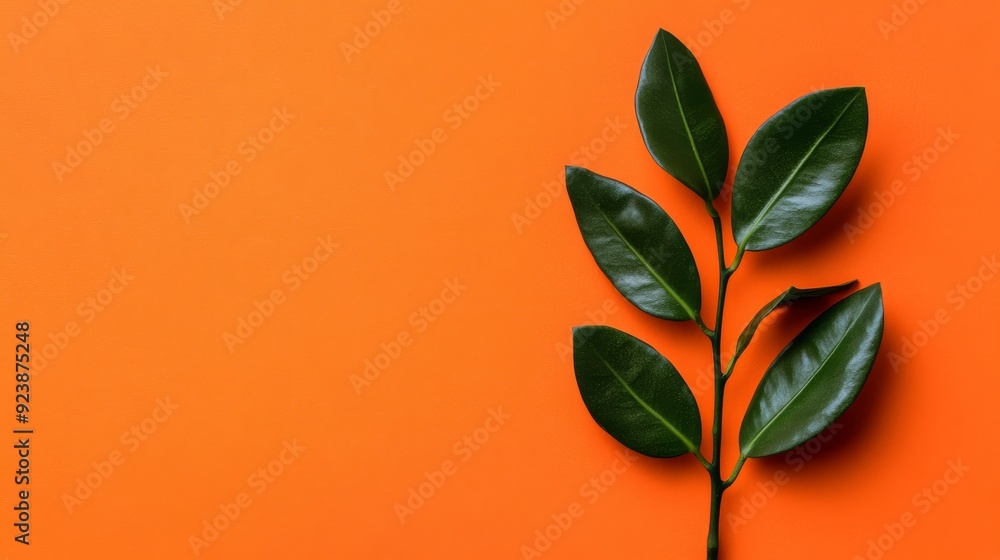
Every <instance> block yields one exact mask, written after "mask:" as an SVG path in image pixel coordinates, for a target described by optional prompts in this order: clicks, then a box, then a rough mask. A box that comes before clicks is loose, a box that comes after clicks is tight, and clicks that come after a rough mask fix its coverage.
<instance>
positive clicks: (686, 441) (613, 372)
mask: <svg viewBox="0 0 1000 560" xmlns="http://www.w3.org/2000/svg"><path fill="white" fill-rule="evenodd" d="M597 357H598V358H600V359H601V362H602V363H604V365H605V366H606V367H607V368H608V371H610V372H611V375H614V376H615V379H617V380H618V382H619V383H621V385H622V387H624V388H625V390H626V391H628V394H629V395H632V398H633V399H635V402H637V403H639V404H640V405H641V406H642V407H643V408H645V409H646V411H647V412H649V413H650V414H651V415H653V416H654V417H655V418H656V419H657V420H659V421H660V423H661V424H663V425H664V426H666V427H667V429H668V430H670V431H671V432H672V433H673V434H674V435H675V436H677V439H679V440H680V441H681V443H683V444H684V447H687V449H688V451H690V452H691V453H694V452H695V446H694V443H693V442H692V441H691V440H689V439H688V438H687V437H685V436H684V434H682V433H681V432H680V430H678V429H677V428H675V427H674V425H673V424H671V423H670V422H669V421H667V419H666V418H664V417H663V416H661V415H660V413H658V412H657V411H656V410H654V409H653V407H651V406H649V405H648V404H646V401H644V400H642V397H640V396H639V395H638V394H636V392H635V391H633V390H632V387H631V386H630V385H629V384H628V383H627V382H626V381H625V380H624V379H622V377H621V376H620V375H618V370H616V369H615V367H614V366H612V365H611V364H610V363H608V361H607V360H605V359H604V356H603V355H601V354H597Z"/></svg>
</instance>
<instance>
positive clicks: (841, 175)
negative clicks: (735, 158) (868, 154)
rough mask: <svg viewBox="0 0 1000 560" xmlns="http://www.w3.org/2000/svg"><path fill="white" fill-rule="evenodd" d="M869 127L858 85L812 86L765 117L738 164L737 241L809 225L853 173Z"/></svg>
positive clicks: (754, 243)
mask: <svg viewBox="0 0 1000 560" xmlns="http://www.w3.org/2000/svg"><path fill="white" fill-rule="evenodd" d="M867 135H868V101H867V98H866V97H865V90H864V88H860V87H851V88H840V89H827V90H821V91H817V92H814V93H810V94H808V95H805V96H803V97H800V98H799V99H797V100H795V101H793V102H792V103H791V104H790V105H788V106H787V107H785V108H784V109H782V110H781V111H779V112H778V113H777V114H776V115H774V116H773V117H771V118H770V119H768V120H767V121H766V122H764V124H763V125H761V127H760V128H759V129H757V132H755V133H754V135H753V137H751V138H750V142H749V143H748V144H747V147H746V149H745V150H744V151H743V156H742V157H741V158H740V164H739V166H738V167H737V169H736V178H735V179H734V182H733V213H732V217H733V236H734V237H735V238H736V243H737V244H738V245H739V246H741V247H743V248H745V249H748V250H750V251H762V250H765V249H771V248H774V247H777V246H779V245H784V244H785V243H788V242H789V241H791V240H793V239H795V238H796V237H798V236H800V235H802V234H803V233H804V232H805V231H806V230H807V229H809V228H810V227H812V226H813V224H815V223H816V222H818V221H819V219H820V218H822V217H823V215H824V214H826V212H827V211H828V210H829V209H830V207H831V206H833V203H834V202H836V201H837V199H838V198H839V197H840V195H841V193H843V192H844V189H845V188H846V187H847V183H848V182H850V180H851V177H853V176H854V172H855V170H856V169H857V167H858V163H859V162H860V161H861V152H862V151H863V150H864V147H865V139H866V137H867Z"/></svg>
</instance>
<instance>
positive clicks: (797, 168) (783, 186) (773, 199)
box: [740, 91, 861, 248]
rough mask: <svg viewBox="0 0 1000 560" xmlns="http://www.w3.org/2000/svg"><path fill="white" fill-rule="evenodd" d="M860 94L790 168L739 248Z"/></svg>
mask: <svg viewBox="0 0 1000 560" xmlns="http://www.w3.org/2000/svg"><path fill="white" fill-rule="evenodd" d="M860 96H861V92H860V91H859V92H858V93H856V94H854V97H852V98H851V100H850V101H848V102H847V105H845V106H844V109H843V110H842V111H841V112H840V114H839V115H837V118H836V119H834V120H833V122H832V123H831V124H830V126H829V127H827V129H826V130H825V131H824V132H823V134H821V135H820V137H819V138H817V139H816V142H814V143H813V145H812V146H811V147H810V148H809V151H808V152H807V153H806V155H805V156H804V157H803V158H802V160H801V161H799V164H798V165H796V166H795V169H793V170H792V173H791V174H790V175H789V176H788V178H787V179H785V181H784V182H783V183H782V184H781V186H780V187H778V189H777V190H776V191H775V192H774V194H772V195H771V198H770V199H768V201H767V204H765V205H764V208H762V209H761V211H760V212H758V213H757V217H756V218H755V219H754V221H753V223H752V224H750V227H749V228H747V233H746V236H745V237H744V238H743V243H741V244H740V247H741V248H743V247H746V246H747V244H748V243H749V242H750V238H751V237H752V236H753V234H754V233H756V231H757V228H759V227H760V222H761V220H763V219H764V216H766V215H767V213H768V212H770V211H771V209H772V208H774V205H775V204H777V203H778V198H779V197H780V196H781V194H782V193H784V192H785V190H786V189H787V188H788V185H789V184H790V183H791V182H792V181H793V180H794V179H795V177H796V176H797V175H798V174H799V171H801V170H802V167H803V166H805V164H806V162H807V161H809V158H811V157H812V155H813V152H815V151H816V149H817V148H818V147H819V145H820V144H821V143H823V140H825V139H826V137H827V136H828V135H829V134H830V131H832V130H833V128H834V127H835V126H837V123H839V122H840V119H841V118H843V116H844V113H846V112H847V110H848V109H850V108H851V105H854V102H855V101H857V99H858V97H860Z"/></svg>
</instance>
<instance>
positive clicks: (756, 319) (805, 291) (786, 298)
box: [729, 280, 858, 364]
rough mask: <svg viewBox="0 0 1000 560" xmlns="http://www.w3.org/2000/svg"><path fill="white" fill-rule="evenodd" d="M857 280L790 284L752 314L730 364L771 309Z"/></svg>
mask: <svg viewBox="0 0 1000 560" xmlns="http://www.w3.org/2000/svg"><path fill="white" fill-rule="evenodd" d="M857 282H858V281H857V280H851V281H850V282H844V283H843V284H837V285H836V286H824V287H822V288H796V287H795V286H792V287H791V288H788V289H787V290H785V291H784V292H781V294H780V295H778V297H776V298H774V299H772V300H771V301H770V302H768V304H767V305H765V306H764V307H763V308H761V310H760V311H758V312H757V314H756V315H754V316H753V319H751V320H750V322H749V323H747V326H746V328H744V329H743V332H742V333H740V337H739V338H738V339H737V340H736V350H735V351H734V352H733V357H732V358H731V359H730V362H729V363H730V364H733V363H735V362H736V360H738V359H739V358H740V356H741V355H742V354H743V352H744V351H746V349H747V346H749V345H750V340H751V339H752V338H753V335H754V333H756V332H757V327H759V326H760V323H761V322H762V321H763V320H764V319H765V318H766V317H767V316H768V315H770V314H771V312H772V311H774V310H775V309H777V308H778V307H780V306H782V305H789V304H791V303H792V302H794V301H797V300H800V299H810V298H818V297H823V296H826V295H830V294H835V293H837V292H839V291H842V290H846V289H847V288H850V287H851V286H853V285H855V284H857Z"/></svg>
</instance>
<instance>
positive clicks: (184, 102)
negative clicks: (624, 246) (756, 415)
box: [0, 0, 1000, 560]
mask: <svg viewBox="0 0 1000 560" xmlns="http://www.w3.org/2000/svg"><path fill="white" fill-rule="evenodd" d="M46 9H47V10H48V12H49V13H46V12H45V10H46ZM373 12H374V14H373ZM39 14H41V15H39ZM998 15H1000V14H998V10H997V8H996V6H995V5H993V4H990V3H975V4H972V5H970V4H966V5H964V7H959V6H956V5H953V4H952V3H948V2H941V1H939V0H927V1H924V2H918V1H917V0H907V1H900V0H882V1H875V2H870V1H869V2H861V1H850V2H835V3H832V2H823V3H814V2H793V1H791V0H782V1H772V2H762V1H758V0H735V1H729V0H714V1H708V2H629V3H622V2H605V1H601V0H590V1H587V2H582V1H580V0H577V2H575V3H574V2H571V1H570V0H548V1H544V0H541V1H531V2H516V3H505V2H487V3H482V2H456V1H441V2H428V1H408V0H393V1H392V2H388V1H381V0H374V1H365V2H291V3H281V2H263V1H259V0H257V1H254V0H246V1H243V2H239V1H237V0H219V1H216V2H213V1H212V0H200V1H171V2H159V3H155V2H154V3H137V2H124V1H114V2H112V1H108V2H100V3H88V2H69V3H66V4H62V3H59V2H57V1H56V0H39V1H37V2H36V1H35V0H17V1H9V2H4V3H3V7H2V9H0V31H2V32H3V34H4V42H5V45H4V46H2V47H0V74H2V76H3V80H2V81H0V126H2V131H3V134H0V179H2V181H0V183H2V186H3V192H4V197H3V203H2V204H0V233H2V234H3V236H2V240H0V278H2V279H3V280H2V281H0V338H3V337H6V338H3V339H4V340H6V341H7V342H6V344H7V345H8V347H9V350H13V347H14V345H15V342H16V341H15V330H14V329H15V327H14V325H15V323H16V322H18V321H30V324H31V330H30V333H31V334H30V341H31V344H32V347H31V352H32V364H33V369H32V373H33V375H32V379H31V395H32V397H33V398H32V400H31V411H30V421H29V423H28V424H27V426H28V427H30V428H31V429H33V430H35V433H34V434H32V435H31V443H30V445H31V451H30V462H31V464H30V486H29V488H30V523H31V531H30V541H31V545H30V546H24V545H22V544H18V543H16V542H15V541H14V537H15V535H16V534H17V530H16V529H15V527H14V525H13V524H14V523H15V516H16V514H17V512H16V511H15V510H14V509H13V507H14V505H15V504H14V501H15V500H14V498H15V491H16V490H18V489H22V488H23V486H22V487H18V486H15V484H14V476H15V474H14V471H15V470H16V468H17V460H18V457H17V455H16V450H15V449H14V447H13V446H14V444H15V443H16V438H15V437H14V435H13V434H12V433H11V432H10V430H13V429H15V428H18V427H19V425H18V424H17V423H16V422H15V418H14V416H15V411H14V391H15V387H14V384H15V381H14V378H13V371H12V372H11V373H10V374H9V375H10V376H11V377H9V378H7V381H6V383H5V384H2V385H0V403H2V404H0V433H7V434H8V435H6V436H3V438H2V441H0V480H2V481H3V482H2V483H0V505H2V508H0V527H2V529H0V542H2V544H0V556H2V555H7V556H8V557H9V558H12V559H21V558H25V559H53V558H144V559H175V558H188V557H194V556H197V557H201V558H220V559H221V558H233V559H237V558H239V559H247V558H260V559H264V558H345V559H353V558H393V559H395V558H489V559H493V558H496V559H504V558H509V559H518V558H537V557H542V558H545V559H546V560H548V559H552V560H556V559H578V558H619V557H629V558H642V559H646V558H649V559H657V558H676V559H688V558H701V557H703V555H704V541H705V532H706V526H707V518H708V480H707V477H706V476H705V474H704V472H702V470H701V468H700V467H699V465H698V464H697V462H696V461H694V460H693V459H692V458H691V457H690V456H687V457H685V458H680V459H676V460H670V461H657V460H652V459H648V458H636V457H634V456H632V455H630V454H628V453H627V452H626V450H625V449H624V448H622V447H621V446H620V445H618V444H617V443H616V442H615V441H614V440H612V439H611V438H610V437H608V436H607V435H606V434H604V433H603V432H602V431H601V430H600V428H598V427H597V426H596V425H595V424H594V422H593V421H592V420H591V419H590V417H589V416H588V414H587V412H586V410H585V409H584V406H583V404H582V402H581V400H580V397H579V395H578V393H577V389H576V386H575V382H574V379H573V373H572V364H571V359H570V358H569V356H568V354H567V353H568V351H569V346H568V345H569V341H570V328H571V327H572V326H574V325H577V324H587V323H602V324H609V325H612V326H615V327H617V328H621V329H624V330H627V331H630V332H633V333H635V334H636V335H637V336H639V337H641V338H643V339H645V340H647V341H649V342H650V343H651V344H653V345H654V346H656V347H657V348H658V349H659V350H660V351H662V352H663V353H664V354H666V355H667V356H668V357H669V358H670V359H671V360H672V361H673V362H674V363H675V364H676V365H677V366H678V368H679V369H680V370H681V372H682V373H683V375H684V377H685V378H686V379H687V380H688V382H689V384H691V385H692V386H693V387H694V391H695V393H696V395H697V397H698V399H699V402H700V404H701V410H702V415H703V417H704V418H705V420H706V422H707V421H708V420H709V418H710V412H711V400H710V394H709V393H710V391H709V390H707V385H706V380H707V378H706V377H705V376H706V375H707V372H708V370H709V366H710V364H711V361H710V353H709V352H710V348H709V344H708V342H707V340H706V339H705V338H704V336H702V334H701V333H700V332H699V331H698V330H697V329H696V328H695V327H693V326H692V325H691V324H676V323H668V322H663V321H659V320H656V319H653V318H651V317H648V316H645V315H643V314H642V313H641V312H640V311H638V310H636V309H634V308H633V307H631V306H630V304H628V302H626V301H625V300H624V299H622V298H621V297H620V296H619V295H618V294H617V293H616V292H615V291H614V289H613V288H612V287H611V285H610V283H609V282H608V281H607V280H606V279H605V278H604V277H603V276H602V275H601V273H600V271H599V270H598V268H597V267H596V265H595V264H594V263H593V261H592V259H591V257H590V256H589V254H588V253H587V250H586V248H585V247H584V245H583V243H582V241H581V239H580V236H579V233H578V232H577V230H576V226H575V223H574V220H573V216H572V211H571V209H570V206H569V203H568V201H567V200H566V196H565V190H564V186H563V184H562V178H561V175H562V168H563V165H565V164H574V165H583V166H587V167H589V168H591V169H593V170H594V171H597V172H599V173H602V174H605V175H609V176H612V177H615V178H617V179H620V180H622V181H625V182H627V183H629V184H631V185H633V186H635V187H636V188H638V189H640V190H641V191H643V192H645V193H647V194H649V195H650V196H652V197H653V198H654V199H655V200H656V201H657V202H659V203H660V204H661V205H662V206H663V207H664V208H665V209H667V211H668V212H669V213H670V214H671V215H672V216H673V217H674V219H675V220H676V221H677V222H678V224H679V225H680V227H681V229H682V231H683V232H684V233H685V235H686V237H687V239H688V240H689V242H690V243H691V245H692V249H693V251H694V253H695V255H696V259H697V261H698V264H699V266H700V268H701V270H702V276H703V278H704V284H705V292H706V297H705V299H706V302H707V303H706V304H705V315H706V316H709V317H710V316H712V306H713V303H712V302H713V301H714V297H715V295H714V294H715V289H716V286H715V280H714V279H715V277H716V271H715V265H714V241H713V235H712V230H711V223H710V221H709V220H708V218H707V216H706V215H705V213H704V211H703V207H702V203H701V202H700V201H699V200H698V199H697V198H696V197H695V196H694V195H693V194H692V193H691V192H689V191H688V190H687V189H685V188H683V187H682V186H680V185H679V184H678V183H677V182H675V181H674V180H673V179H671V178H669V177H668V176H666V175H665V174H664V173H663V172H662V171H661V170H660V169H659V168H657V167H656V165H655V164H654V163H653V161H652V159H651V158H650V157H649V155H648V154H647V153H646V151H645V148H644V146H643V144H642V140H641V138H640V135H639V131H638V126H637V124H636V121H635V116H634V113H633V108H632V103H633V101H632V100H633V95H634V88H635V84H636V81H637V76H638V71H639V67H640V64H641V61H642V58H643V56H644V54H645V52H646V49H647V47H648V45H649V43H650V41H651V40H652V37H653V35H654V33H655V31H656V29H657V28H659V27H663V28H665V29H668V30H669V31H671V32H672V33H674V34H675V35H677V36H678V37H679V38H681V39H682V40H683V41H685V42H686V43H687V44H688V45H689V46H690V47H691V48H692V50H694V52H695V54H696V55H697V56H698V57H699V60H700V61H701V64H702V66H703V68H704V70H705V73H706V75H707V77H708V80H709V82H710V84H711V86H712V88H713V90H714V92H715V96H716V99H717V101H718V104H719V106H720V109H721V111H722V113H723V115H724V117H725V119H726V123H727V126H728V130H729V136H730V140H731V142H732V152H733V162H734V164H735V161H736V156H738V154H739V153H740V152H741V151H742V148H743V146H744V145H745V144H746V141H747V140H748V138H749V137H750V135H751V134H752V133H753V131H754V130H755V129H756V127H757V125H759V124H760V123H761V122H762V121H763V120H764V119H765V118H767V117H768V116H770V115H771V114H772V113H773V112H775V111H777V110H778V109H780V108H781V107H782V106H784V105H785V104H786V103H788V102H790V101H791V100H792V99H794V98H796V97H798V96H800V95H802V94H804V93H807V92H808V91H810V90H811V89H814V88H821V87H836V86H846V85H863V86H865V87H867V92H868V99H869V103H870V112H871V128H870V133H869V139H868V145H867V148H866V151H865V155H864V158H863V160H862V162H861V166H860V168H859V171H858V173H857V176H856V178H855V180H854V181H853V182H852V184H851V186H850V187H849V188H848V190H847V192H846V193H845V194H844V196H843V197H842V199H841V200H840V201H839V202H838V204H837V205H836V206H835V207H834V209H833V210H832V211H831V212H830V214H829V215H827V216H826V217H825V218H824V219H823V220H822V222H821V223H820V224H819V225H818V226H817V227H815V228H814V229H813V230H811V231H810V232H809V233H808V234H806V235H805V236H803V237H802V238H800V239H799V240H797V241H796V242H794V243H793V244H791V245H788V246H786V247H783V248H780V249H778V250H775V251H771V252H769V253H766V254H748V255H747V257H746V259H744V264H743V267H741V269H740V271H739V273H738V274H737V275H736V277H735V278H734V280H733V282H732V284H731V285H730V296H731V299H730V303H729V305H728V307H727V311H728V315H727V322H726V325H725V330H726V331H727V336H726V339H727V340H726V342H725V343H724V345H725V346H727V347H731V346H732V343H733V341H734V336H735V334H736V333H737V332H738V330H739V329H741V328H742V326H743V324H745V322H746V321H747V320H749V318H750V317H751V316H752V314H753V313H754V312H755V310H756V309H757V308H759V307H760V306H761V305H763V304H764V303H765V302H766V301H767V300H769V299H770V298H771V297H773V296H774V295H776V294H777V293H778V292H779V291H781V290H783V289H785V288H786V287H787V286H789V285H791V284H795V285H798V286H813V285H823V284H830V283H837V282H841V281H843V280H847V279H851V278H854V277H857V278H859V279H860V281H861V283H862V284H869V283H872V282H875V281H881V282H882V284H883V288H884V292H885V301H886V315H887V328H886V336H885V340H884V345H883V351H882V354H881V356H880V358H879V360H878V362H877V364H876V367H875V370H874V372H873V374H872V377H871V379H870V381H869V384H868V385H867V386H866V388H865V389H864V391H863V392H862V394H861V397H860V399H859V400H858V402H856V403H855V405H854V406H853V407H852V408H851V409H850V410H849V411H848V413H847V414H846V416H845V417H844V418H842V421H841V422H839V423H838V424H837V427H836V428H835V430H834V433H827V434H825V435H824V436H823V438H824V440H825V441H818V440H817V441H814V442H812V443H810V444H809V445H808V446H807V447H806V448H803V449H801V450H799V451H797V452H794V453H792V454H789V455H788V456H779V457H775V458H772V459H769V460H761V461H758V460H752V461H750V462H749V463H748V465H747V467H746V468H745V469H744V471H743V474H742V475H741V477H740V479H739V481H738V482H737V484H736V485H735V486H734V487H733V488H732V490H731V491H730V492H729V493H727V495H726V501H725V504H724V518H723V528H722V538H723V548H724V556H725V558H728V559H730V560H732V559H743V558H746V559H775V558H780V559H784V558H789V559H791V558H814V559H853V558H859V557H860V558H870V559H872V560H874V559H876V558H885V559H887V560H888V559H913V558H927V559H938V558H956V557H962V558H970V559H978V560H994V559H995V558H997V557H1000V542H998V540H997V539H996V533H995V531H996V527H997V524H998V521H1000V515H998V513H997V509H996V508H997V504H998V503H1000V482H998V481H997V477H996V463H997V460H998V458H1000V452H998V446H997V435H996V429H995V426H996V420H997V406H996V398H997V394H998V389H1000V376H997V375H996V359H995V345H996V341H997V338H998V335H1000V329H998V322H997V312H998V310H1000V309H998V307H1000V305H998V302H1000V276H998V275H997V272H998V271H997V253H998V252H1000V247H998V245H997V244H998V239H1000V238H998V233H1000V228H998V223H997V219H996V207H997V205H998V204H1000V194H998V193H1000V191H998V189H997V187H996V178H995V173H994V165H995V162H996V153H995V152H996V134H995V132H996V130H997V125H998V122H997V120H998V119H997V112H996V110H995V103H996V100H997V99H998V97H1000V95H998V94H1000V91H998V88H997V81H996V78H995V73H996V72H995V70H996V68H995V63H996V60H997V56H998V54H1000V53H998V43H997V40H996V31H995V21H996V19H997V16H998ZM25 18H26V19H25ZM32 21H34V23H32ZM387 173H388V175H387ZM725 219H726V220H727V225H728V211H726V212H725ZM726 236H727V239H729V238H730V236H729V233H728V230H727V233H726ZM732 250H733V247H732V244H731V243H730V245H729V247H727V251H728V252H729V254H730V255H731V254H732ZM829 302H830V300H826V301H822V302H819V303H815V304H814V303H809V304H805V303H803V304H801V305H800V306H796V307H795V308H793V309H790V310H788V311H785V312H783V313H782V314H781V316H780V317H778V318H777V319H776V320H775V321H772V322H769V323H767V326H766V327H764V330H763V332H762V334H761V335H760V336H758V338H757V339H756V340H755V343H754V345H753V346H752V348H751V350H750V351H749V352H748V353H747V354H745V356H744V358H743V359H742V361H741V362H740V363H741V365H740V367H739V368H738V369H737V371H736V375H735V376H734V378H733V379H732V381H731V383H730V384H729V392H728V395H727V396H728V400H727V408H726V412H725V446H724V449H725V451H724V454H725V455H724V462H725V469H726V470H728V468H729V467H730V466H731V465H732V463H733V462H734V461H735V459H736V448H737V443H736V434H737V431H738V426H739V422H740V418H741V415H742V413H743V411H744V409H745V407H746V403H747V401H748V399H749V397H750V395H751V393H752V391H753V389H754V387H755V385H756V380H757V379H758V378H759V376H760V374H761V372H762V370H763V368H764V367H765V366H766V365H767V363H769V362H770V360H771V359H772V358H773V356H774V355H775V354H776V353H777V351H778V350H779V349H780V348H781V347H782V346H783V345H784V344H785V343H786V342H787V340H789V339H790V337H791V336H793V335H794V333H795V332H797V329H798V328H800V327H801V326H803V325H804V324H805V323H806V322H807V321H808V320H809V319H810V318H811V317H813V316H815V315H816V314H817V313H818V312H819V311H820V310H821V309H822V308H823V306H825V305H827V304H829ZM12 353H13V352H12ZM8 355H9V354H8ZM10 367H11V368H13V367H15V366H14V365H13V364H10ZM703 448H704V450H705V452H706V453H709V452H710V446H709V445H708V444H707V442H706V444H705V445H704V446H703ZM213 524H215V528H212V525H213ZM560 524H561V525H562V526H560ZM546 535H547V536H546Z"/></svg>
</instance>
